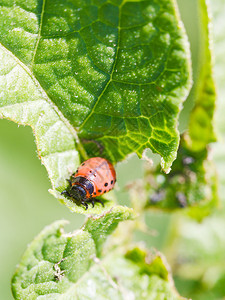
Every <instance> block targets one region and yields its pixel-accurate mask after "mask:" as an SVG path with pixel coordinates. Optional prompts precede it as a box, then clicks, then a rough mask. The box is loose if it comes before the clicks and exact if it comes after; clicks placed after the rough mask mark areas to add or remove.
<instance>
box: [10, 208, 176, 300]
mask: <svg viewBox="0 0 225 300" xmlns="http://www.w3.org/2000/svg"><path fill="white" fill-rule="evenodd" d="M125 215H126V214H125ZM125 215H123V211H122V210H118V209H117V210H115V211H111V212H110V213H108V216H107V215H105V216H102V217H101V218H100V219H101V223H99V227H98V232H101V233H102V237H103V236H104V239H106V237H107V235H108V234H109V233H110V232H111V229H110V228H111V222H110V220H111V221H112V220H113V221H115V220H118V219H119V221H122V220H125V219H126V218H128V219H129V218H130V217H131V214H127V215H126V217H125ZM119 216H120V217H119ZM89 221H90V222H91V223H92V221H91V220H89ZM119 221H118V222H119ZM65 223H66V222H65V221H57V222H55V223H53V224H52V225H50V226H48V227H46V228H45V229H44V230H43V231H42V232H41V233H40V234H39V235H38V236H37V237H36V238H35V239H34V241H33V242H32V243H31V244H30V245H29V247H28V248H27V250H26V252H25V254H24V256H23V257H22V260H21V263H20V265H19V266H18V268H17V270H16V273H15V274H14V276H13V279H12V291H13V295H14V298H15V299H21V300H22V299H26V300H29V299H38V300H41V299H65V300H68V299H71V300H73V299H113V300H117V299H121V300H122V299H143V300H144V299H171V300H172V299H173V300H175V299H181V297H180V296H179V295H178V294H177V292H176V290H175V289H174V286H173V282H172V281H171V279H170V273H169V271H168V270H167V267H166V265H165V261H164V259H163V258H162V257H161V256H160V254H158V253H156V254H152V255H151V256H149V257H148V259H147V253H146V252H145V251H143V250H141V249H139V248H135V249H133V250H130V251H128V252H127V254H125V255H124V253H123V252H115V251H114V252H110V253H109V254H108V255H107V256H106V257H101V258H99V257H98V253H97V252H96V249H98V246H99V244H98V243H99V242H98V240H95V239H94V236H93V233H91V231H89V229H91V228H92V229H93V227H92V226H91V223H89V224H87V225H86V227H84V228H83V229H81V230H77V231H76V232H74V233H70V234H66V233H65V232H64V231H63V227H64V226H65ZM94 224H95V223H94ZM100 244H101V241H100ZM99 254H100V252H99ZM60 274H61V277H60Z"/></svg>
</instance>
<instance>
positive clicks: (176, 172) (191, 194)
mask: <svg viewBox="0 0 225 300" xmlns="http://www.w3.org/2000/svg"><path fill="white" fill-rule="evenodd" d="M196 8H197V5H196ZM199 10H200V22H199V24H200V25H201V33H202V34H201V43H202V47H201V59H200V62H199V67H200V73H199V74H198V82H197V84H196V86H197V87H196V89H195V105H194V108H193V110H192V111H191V114H190V120H189V128H188V130H187V131H186V132H185V133H184V134H183V135H182V136H181V141H180V147H179V151H178V155H177V159H176V161H175V162H174V164H173V168H172V171H171V172H170V174H169V175H164V174H162V173H161V169H160V167H158V168H156V169H150V170H149V171H147V174H146V178H147V181H146V189H147V194H148V203H147V206H154V207H157V208H162V209H166V210H173V209H176V208H184V207H186V208H187V209H186V213H187V214H189V215H190V216H191V217H193V218H195V219H197V220H202V219H203V218H204V217H205V216H207V215H209V214H210V213H211V212H212V210H213V208H214V207H215V206H216V205H217V203H218V195H217V189H218V187H217V176H216V172H215V166H214V164H213V162H212V161H211V160H210V159H209V152H210V150H209V149H208V144H209V143H210V142H214V141H215V134H214V129H213V124H214V123H213V115H214V109H215V100H216V93H215V84H214V78H213V73H212V54H211V46H210V43H211V32H210V26H211V23H210V18H209V12H208V7H207V5H206V2H205V1H203V0H201V1H200V3H199ZM148 178H150V180H149V179H148Z"/></svg>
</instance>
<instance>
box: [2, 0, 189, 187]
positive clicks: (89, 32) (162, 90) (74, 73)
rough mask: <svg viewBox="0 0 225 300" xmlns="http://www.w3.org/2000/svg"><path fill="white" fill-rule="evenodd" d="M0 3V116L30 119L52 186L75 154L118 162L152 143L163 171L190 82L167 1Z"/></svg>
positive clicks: (184, 46) (60, 183) (61, 180)
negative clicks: (160, 159)
mask: <svg viewBox="0 0 225 300" xmlns="http://www.w3.org/2000/svg"><path fill="white" fill-rule="evenodd" d="M0 3H1V7H0V12H1V13H0V30H1V37H0V42H1V47H0V56H1V82H0V86H1V94H0V95H1V98H0V116H1V117H5V118H8V119H12V120H14V121H16V122H18V123H21V124H29V125H31V126H32V127H33V129H34V131H35V135H36V138H37V144H38V151H39V156H40V157H41V158H42V160H43V163H44V164H45V165H46V167H47V169H48V172H49V176H50V179H51V181H52V183H53V188H54V189H57V190H58V191H60V192H61V191H62V190H63V188H64V187H65V178H68V176H69V173H70V172H69V170H71V169H72V170H74V169H76V167H77V165H78V164H79V159H78V156H77V155H78V153H79V154H80V155H81V157H82V159H85V158H87V157H92V156H98V155H100V156H103V157H106V158H108V159H109V160H110V161H112V163H116V162H118V161H120V160H123V159H124V158H125V157H126V156H127V155H128V154H130V153H133V152H136V153H137V154H138V155H139V156H141V155H142V153H143V150H144V149H146V148H150V149H151V150H152V151H153V152H156V153H158V154H160V155H161V157H162V167H163V169H164V170H165V171H168V170H169V168H170V166H171V164H172V162H173V160H174V159H175V157H176V151H177V147H178V140H179V135H178V132H177V129H176V125H177V117H178V113H179V110H180V107H181V103H182V102H183V101H184V99H185V98H186V96H187V93H188V91H189V88H190V66H189V50H188V43H187V40H186V35H185V33H184V31H183V28H182V24H181V22H180V19H179V15H178V13H177V10H176V6H175V4H174V1H168V0H163V1H162V0H160V1H159V0H154V1H153V0H149V1H130V2H129V1H119V0H114V1H97V0H95V1H92V2H90V1H69V0H68V1H60V0H58V1H51V0H46V1H40V0H36V1H35V0H34V1H19V0H18V1H16V2H14V1H1V2H0ZM77 151H78V152H77Z"/></svg>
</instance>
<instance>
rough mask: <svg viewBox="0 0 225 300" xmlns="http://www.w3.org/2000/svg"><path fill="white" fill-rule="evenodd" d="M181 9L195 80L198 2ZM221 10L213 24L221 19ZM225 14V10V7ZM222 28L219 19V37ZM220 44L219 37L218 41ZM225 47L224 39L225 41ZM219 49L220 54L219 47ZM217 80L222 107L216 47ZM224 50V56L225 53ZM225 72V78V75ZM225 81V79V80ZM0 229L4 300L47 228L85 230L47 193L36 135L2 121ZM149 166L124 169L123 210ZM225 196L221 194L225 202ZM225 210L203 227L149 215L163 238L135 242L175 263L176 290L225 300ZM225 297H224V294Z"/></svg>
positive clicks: (219, 120) (220, 160)
mask: <svg viewBox="0 0 225 300" xmlns="http://www.w3.org/2000/svg"><path fill="white" fill-rule="evenodd" d="M219 2H221V3H222V0H220V1H219ZM178 3H179V8H180V11H181V16H182V19H183V21H184V24H185V27H186V30H187V33H188V36H189V40H190V43H191V51H192V62H193V71H194V80H195V81H196V80H197V76H198V57H199V55H200V53H199V52H200V49H199V31H198V13H197V11H196V0H189V1H187V0H179V1H178ZM213 5H215V8H214V7H213V10H214V16H215V18H217V15H218V14H219V11H218V10H219V8H218V4H214V3H212V6H213ZM223 6H224V5H223ZM216 26H217V27H218V28H219V26H220V22H219V21H218V20H216V19H215V28H216V29H215V31H216V34H217V27H216ZM215 39H217V37H216V38H215ZM224 40H225V39H224ZM217 45H219V46H217ZM217 45H216V49H215V54H216V55H215V56H216V68H215V70H216V76H217V81H218V87H219V99H222V98H223V95H225V91H224V90H223V88H222V85H223V84H222V80H221V82H219V81H220V79H221V65H222V66H223V70H225V62H224V59H223V56H222V55H221V49H220V47H223V46H224V43H223V42H222V41H221V40H220V41H217ZM223 49H225V48H223ZM223 72H225V71H223ZM224 77H225V76H224ZM192 96H193V94H192V93H191V94H190V96H189V98H188V100H187V101H186V103H185V104H184V110H183V112H182V113H181V116H180V129H181V130H182V131H183V130H184V129H185V128H186V127H187V121H188V116H189V112H190V110H191V108H192V106H193V98H192ZM224 106H225V105H224V104H223V103H222V101H220V102H219V103H218V110H217V116H216V124H217V127H218V129H219V130H220V132H221V133H223V130H224V125H225V124H224V117H223V113H222V112H224V111H225V110H224V109H225V107H224ZM223 137H224V136H223V135H220V143H217V144H216V145H214V146H213V147H214V158H215V161H216V163H217V166H218V172H219V175H220V178H221V182H222V181H223V182H224V179H223V178H224V177H225V176H224V175H223V170H224V166H225V155H224V148H223V146H224V144H222V143H221V141H222V139H223ZM0 141H1V144H0V226H1V247H0V259H1V272H0V291H1V299H4V300H7V299H13V298H12V295H11V291H10V280H11V276H12V274H13V272H14V270H15V266H16V264H17V263H18V262H19V261H20V257H21V255H22V254H23V252H24V250H25V249H26V245H27V244H28V243H29V242H30V241H32V239H33V238H34V236H36V235H37V234H38V233H39V232H40V231H41V230H42V229H43V227H44V226H46V225H48V224H50V223H52V222H53V221H55V220H57V219H67V220H69V221H70V224H69V225H68V226H67V227H66V230H67V231H71V230H74V229H76V228H78V227H79V226H81V224H82V223H83V221H84V217H83V216H81V215H78V214H73V213H71V212H70V211H69V210H68V209H67V208H66V207H64V206H63V205H61V204H60V203H59V202H58V201H57V200H56V199H55V198H54V197H53V196H51V195H50V194H49V193H48V189H50V188H51V186H50V181H49V179H48V176H47V172H46V169H45V168H44V166H42V165H41V163H40V161H39V159H38V157H37V152H36V145H35V142H34V136H33V133H32V130H31V128H29V127H23V126H20V127H18V125H16V124H14V123H13V122H10V121H7V120H0ZM143 163H144V162H143V161H142V160H138V158H137V157H136V156H133V157H131V158H130V159H129V160H128V161H126V162H124V163H120V164H119V165H118V166H117V173H118V186H117V190H116V194H117V196H118V198H119V200H120V202H121V203H123V204H125V205H128V204H129V201H128V193H127V192H126V189H125V185H126V184H127V183H128V182H129V181H132V180H135V179H137V178H141V177H142V176H143ZM224 192H225V191H223V190H222V185H221V186H220V195H221V198H223V197H224V196H223V195H225V193H224ZM224 216H225V213H224V209H222V207H221V208H220V209H219V211H218V212H216V213H214V214H213V215H212V216H211V217H208V218H207V219H206V220H204V221H203V223H202V224H197V223H196V222H194V221H191V220H189V219H187V218H184V217H183V216H182V215H181V214H178V213H176V214H173V215H168V214H165V213H159V212H157V213H156V212H155V211H153V212H149V213H147V214H146V222H147V224H148V226H149V228H150V229H155V230H156V231H157V233H158V234H157V236H151V235H148V234H145V233H143V232H137V233H136V235H135V238H136V240H144V241H145V242H146V244H147V246H148V247H149V248H150V247H156V248H157V249H159V250H160V251H162V252H163V253H164V254H165V255H166V256H167V258H168V261H169V263H170V264H171V266H172V268H173V273H174V277H175V283H176V287H177V288H178V290H179V292H180V293H181V295H183V296H187V297H191V298H193V299H218V300H219V299H224V297H225V291H224V286H225V271H223V270H225V257H224V253H225V237H224V233H223V232H224V229H225V222H224ZM223 293H224V294H223Z"/></svg>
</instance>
